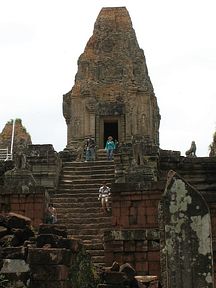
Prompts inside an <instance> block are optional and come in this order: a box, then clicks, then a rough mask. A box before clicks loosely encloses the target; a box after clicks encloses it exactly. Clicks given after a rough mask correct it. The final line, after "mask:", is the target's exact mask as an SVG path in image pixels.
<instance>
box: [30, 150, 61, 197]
mask: <svg viewBox="0 0 216 288" xmlns="http://www.w3.org/2000/svg"><path fill="white" fill-rule="evenodd" d="M26 154H27V155H26V156H27V163H28V166H29V169H30V170H31V173H32V175H33V177H34V179H35V181H36V183H37V185H40V186H44V187H46V189H47V191H48V192H51V193H53V192H55V191H56V188H57V186H58V180H59V174H60V171H61V160H60V157H59V155H58V153H57V152H56V151H55V150H54V148H53V146H52V145H51V144H46V145H28V149H27V151H26Z"/></svg>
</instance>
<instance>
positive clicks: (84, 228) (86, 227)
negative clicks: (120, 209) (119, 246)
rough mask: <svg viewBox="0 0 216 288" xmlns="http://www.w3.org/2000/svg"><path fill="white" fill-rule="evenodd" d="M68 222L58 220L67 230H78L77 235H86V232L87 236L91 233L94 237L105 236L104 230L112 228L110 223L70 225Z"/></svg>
mask: <svg viewBox="0 0 216 288" xmlns="http://www.w3.org/2000/svg"><path fill="white" fill-rule="evenodd" d="M67 222H68V221H66V220H65V221H63V220H62V219H61V220H58V223H59V224H61V225H64V226H66V227H67V229H75V230H77V233H79V234H80V233H81V234H85V232H86V233H87V234H88V233H89V234H93V235H98V234H103V230H104V229H109V228H111V225H110V224H108V223H87V224H84V223H78V224H75V223H71V222H70V224H68V223H67ZM78 231H80V232H78ZM99 231H100V232H99ZM76 235H77V234H76Z"/></svg>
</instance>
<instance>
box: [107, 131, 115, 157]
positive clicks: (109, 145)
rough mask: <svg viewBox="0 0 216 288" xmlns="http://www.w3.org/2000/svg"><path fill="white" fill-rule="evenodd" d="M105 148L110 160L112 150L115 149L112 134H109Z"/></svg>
mask: <svg viewBox="0 0 216 288" xmlns="http://www.w3.org/2000/svg"><path fill="white" fill-rule="evenodd" d="M105 150H106V152H107V159H108V160H112V157H113V151H114V150H115V143H114V141H113V138H112V136H109V137H108V139H107V141H106V146H105Z"/></svg>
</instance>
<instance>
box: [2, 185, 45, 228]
mask: <svg viewBox="0 0 216 288" xmlns="http://www.w3.org/2000/svg"><path fill="white" fill-rule="evenodd" d="M48 201H49V198H48V196H47V194H46V192H45V191H44V189H43V188H41V187H40V188H39V190H38V191H37V193H34V194H33V193H30V194H0V211H1V213H7V212H14V213H17V214H21V215H23V216H26V217H29V218H30V219H31V220H32V225H33V227H35V228H37V227H38V226H39V225H40V224H41V223H43V222H44V217H45V210H46V205H47V204H46V203H48Z"/></svg>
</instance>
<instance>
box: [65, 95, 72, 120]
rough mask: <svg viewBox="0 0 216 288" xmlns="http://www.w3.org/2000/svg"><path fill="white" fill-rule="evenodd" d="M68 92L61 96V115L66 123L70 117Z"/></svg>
mask: <svg viewBox="0 0 216 288" xmlns="http://www.w3.org/2000/svg"><path fill="white" fill-rule="evenodd" d="M70 96H71V95H70V94H69V93H68V94H65V95H64V96H63V115H64V117H65V121H66V123H67V124H69V123H70V119H71V98H70Z"/></svg>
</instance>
